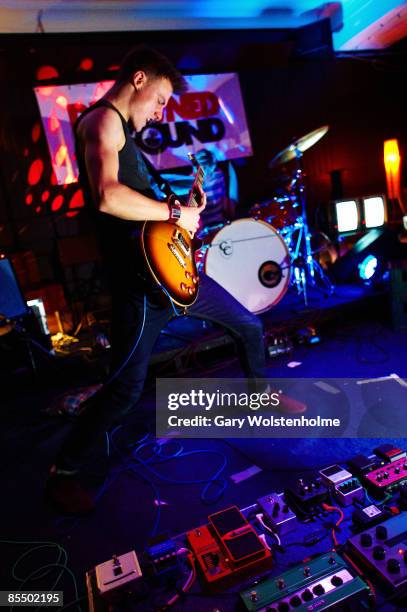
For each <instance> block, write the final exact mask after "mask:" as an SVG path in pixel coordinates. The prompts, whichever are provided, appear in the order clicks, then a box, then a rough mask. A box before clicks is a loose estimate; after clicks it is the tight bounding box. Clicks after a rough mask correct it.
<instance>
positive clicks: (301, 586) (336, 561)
mask: <svg viewBox="0 0 407 612" xmlns="http://www.w3.org/2000/svg"><path fill="white" fill-rule="evenodd" d="M371 597H372V595H371V591H370V589H369V587H368V585H367V584H366V583H365V582H364V581H363V580H362V579H361V578H360V577H359V576H357V575H355V572H354V570H353V569H352V568H351V567H349V566H348V565H347V564H346V562H345V561H344V560H343V559H342V558H341V557H339V555H337V554H336V553H326V554H324V555H321V556H318V557H315V558H314V559H312V560H310V561H308V562H303V563H301V564H299V565H297V566H296V567H295V568H293V569H291V570H288V571H287V572H284V573H283V574H280V575H279V576H277V577H273V578H268V579H266V580H263V581H261V582H259V583H257V584H256V583H255V584H253V585H252V586H251V587H250V588H249V589H245V590H244V591H242V592H241V593H240V598H241V600H242V603H243V606H244V609H245V610H247V611H248V612H260V611H261V612H265V611H266V610H267V612H283V611H288V610H293V609H296V610H299V611H302V612H304V611H306V610H333V609H338V610H349V611H355V612H359V611H360V610H361V609H365V608H367V607H369V605H370V602H371Z"/></svg>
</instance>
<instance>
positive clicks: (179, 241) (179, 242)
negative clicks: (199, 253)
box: [173, 230, 191, 257]
mask: <svg viewBox="0 0 407 612" xmlns="http://www.w3.org/2000/svg"><path fill="white" fill-rule="evenodd" d="M173 242H174V244H175V245H176V246H177V247H178V248H179V250H180V251H181V252H182V253H183V254H184V255H185V256H186V257H189V256H190V254H191V249H190V247H189V245H188V243H187V241H186V240H185V238H184V236H183V235H182V232H180V231H179V230H175V232H174V236H173Z"/></svg>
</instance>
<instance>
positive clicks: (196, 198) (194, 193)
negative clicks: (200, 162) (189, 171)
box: [188, 166, 205, 207]
mask: <svg viewBox="0 0 407 612" xmlns="http://www.w3.org/2000/svg"><path fill="white" fill-rule="evenodd" d="M204 176H205V173H204V171H203V169H202V168H201V166H198V170H197V173H196V175H195V179H194V184H193V186H192V189H191V193H190V195H189V199H188V206H194V207H196V206H199V205H200V197H201V194H200V192H199V189H198V188H199V187H202V184H203V180H204Z"/></svg>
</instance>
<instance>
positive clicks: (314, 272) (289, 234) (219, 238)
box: [197, 125, 334, 314]
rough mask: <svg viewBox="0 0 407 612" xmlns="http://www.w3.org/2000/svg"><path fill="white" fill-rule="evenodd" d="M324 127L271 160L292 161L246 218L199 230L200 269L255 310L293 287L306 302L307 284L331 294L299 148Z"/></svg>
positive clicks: (311, 142) (323, 129)
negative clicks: (317, 251)
mask: <svg viewBox="0 0 407 612" xmlns="http://www.w3.org/2000/svg"><path fill="white" fill-rule="evenodd" d="M327 131H328V126H327V125H326V126H322V127H321V128H318V129H317V130H314V131H313V132H310V133H308V134H306V135H305V136H303V137H302V138H299V139H296V140H294V141H293V142H292V143H291V144H290V145H289V146H288V147H286V148H285V149H283V150H282V151H280V152H279V153H278V154H277V155H276V156H275V157H274V158H273V159H272V160H271V161H270V163H269V168H277V167H278V166H281V165H283V164H284V165H285V164H286V163H288V162H291V161H294V162H295V169H294V171H293V172H291V173H289V174H285V175H284V176H283V184H284V188H283V189H281V190H280V192H279V193H277V194H276V195H275V196H274V197H272V198H271V199H270V200H267V201H265V202H261V203H260V204H255V205H254V206H253V207H252V208H251V209H250V211H249V213H250V217H249V218H245V219H237V220H235V221H232V222H231V223H225V224H223V223H222V224H218V225H216V226H212V227H207V228H205V229H204V230H203V231H201V233H200V235H199V238H200V239H201V240H202V241H203V246H202V247H201V248H200V249H199V251H198V253H197V261H198V268H199V269H201V270H202V269H203V270H204V271H205V272H206V274H208V276H210V277H212V278H213V279H214V280H216V281H217V282H218V283H219V284H220V285H222V287H224V288H225V289H226V290H227V291H229V293H231V294H232V295H233V296H234V297H235V298H236V299H237V300H238V301H239V302H241V303H242V304H243V305H244V306H245V307H246V308H247V309H248V310H250V311H251V312H254V313H256V314H259V313H262V312H265V311H267V310H269V309H270V308H271V307H273V306H275V305H276V304H277V303H278V302H279V301H280V300H281V299H282V298H283V296H284V295H285V293H286V291H287V289H288V288H289V287H290V286H292V287H293V288H294V289H295V290H296V292H297V293H298V295H302V297H303V299H304V303H305V306H307V305H308V287H309V286H312V287H315V288H317V289H319V290H321V291H322V292H323V293H324V295H326V296H328V295H331V294H332V292H333V291H334V286H333V284H332V283H331V281H330V280H329V278H328V277H327V276H326V274H325V272H324V270H323V269H322V267H321V265H320V264H319V263H318V261H317V260H316V259H315V257H314V253H313V252H312V248H311V234H310V231H309V227H308V221H307V211H306V198H305V182H304V171H303V168H302V156H303V153H304V152H305V151H306V150H307V149H309V148H310V147H312V146H313V145H314V144H315V143H316V142H318V140H320V138H322V137H323V136H324V135H325V134H326V132H327Z"/></svg>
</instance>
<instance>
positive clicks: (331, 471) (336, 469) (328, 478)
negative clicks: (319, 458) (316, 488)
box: [319, 465, 352, 487]
mask: <svg viewBox="0 0 407 612" xmlns="http://www.w3.org/2000/svg"><path fill="white" fill-rule="evenodd" d="M319 474H320V476H321V478H322V480H323V481H324V483H325V484H326V485H327V487H334V486H335V485H338V484H340V483H341V482H345V480H349V479H350V478H352V474H351V473H350V472H348V470H345V468H343V467H341V466H340V465H330V466H329V467H327V468H324V469H323V470H319Z"/></svg>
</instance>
